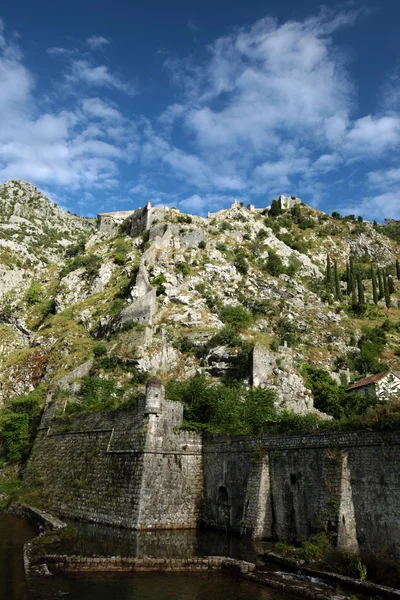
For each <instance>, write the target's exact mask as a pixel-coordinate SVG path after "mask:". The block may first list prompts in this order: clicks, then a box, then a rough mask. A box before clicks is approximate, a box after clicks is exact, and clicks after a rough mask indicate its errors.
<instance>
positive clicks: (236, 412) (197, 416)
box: [166, 375, 275, 434]
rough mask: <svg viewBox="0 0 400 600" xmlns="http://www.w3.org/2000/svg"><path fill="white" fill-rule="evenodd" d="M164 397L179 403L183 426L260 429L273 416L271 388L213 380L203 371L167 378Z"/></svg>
mask: <svg viewBox="0 0 400 600" xmlns="http://www.w3.org/2000/svg"><path fill="white" fill-rule="evenodd" d="M166 397H167V398H168V399H169V400H175V401H180V402H182V403H183V405H184V407H185V412H184V419H185V420H184V428H186V429H196V430H206V431H214V432H229V433H236V434H251V433H260V432H262V431H264V429H265V426H266V424H267V423H268V421H269V420H270V419H272V418H275V407H274V394H273V392H272V391H271V390H266V389H259V388H256V389H250V390H249V389H246V388H245V387H244V386H239V385H237V386H228V385H225V384H223V383H213V382H210V381H209V380H207V379H206V378H205V377H204V375H196V376H195V377H192V378H190V379H188V380H186V381H170V382H169V383H168V384H167V386H166Z"/></svg>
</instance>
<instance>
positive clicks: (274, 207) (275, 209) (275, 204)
mask: <svg viewBox="0 0 400 600" xmlns="http://www.w3.org/2000/svg"><path fill="white" fill-rule="evenodd" d="M281 212H282V209H281V205H280V204H279V200H272V202H271V208H270V210H269V213H268V216H269V217H279V215H280V214H281Z"/></svg>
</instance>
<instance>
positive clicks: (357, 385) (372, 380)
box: [347, 371, 390, 391]
mask: <svg viewBox="0 0 400 600" xmlns="http://www.w3.org/2000/svg"><path fill="white" fill-rule="evenodd" d="M389 373H390V371H384V372H383V373H376V374H375V375H370V376H369V377H363V378H362V379H359V380H358V381H356V383H353V385H351V386H350V387H349V388H347V391H350V390H355V389H357V388H360V387H364V386H366V385H371V384H373V383H378V381H380V380H381V379H383V378H384V377H386V375H389Z"/></svg>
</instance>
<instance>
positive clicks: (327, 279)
mask: <svg viewBox="0 0 400 600" xmlns="http://www.w3.org/2000/svg"><path fill="white" fill-rule="evenodd" d="M325 282H326V287H327V289H328V292H332V287H333V286H332V283H333V281H332V267H331V259H330V256H329V254H327V255H326V274H325Z"/></svg>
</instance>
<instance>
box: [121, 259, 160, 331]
mask: <svg viewBox="0 0 400 600" xmlns="http://www.w3.org/2000/svg"><path fill="white" fill-rule="evenodd" d="M132 297H133V298H134V300H133V302H132V304H130V305H129V306H127V307H126V308H124V310H123V311H122V312H121V313H120V315H119V322H120V324H121V325H124V323H127V322H129V321H133V322H135V323H141V324H148V325H150V324H151V323H152V320H153V315H154V313H155V311H156V306H157V304H156V289H155V288H154V287H152V286H151V285H150V283H149V278H148V275H147V271H146V268H145V267H144V266H143V265H141V266H140V267H139V272H138V275H137V279H136V285H135V287H134V288H133V290H132Z"/></svg>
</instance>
